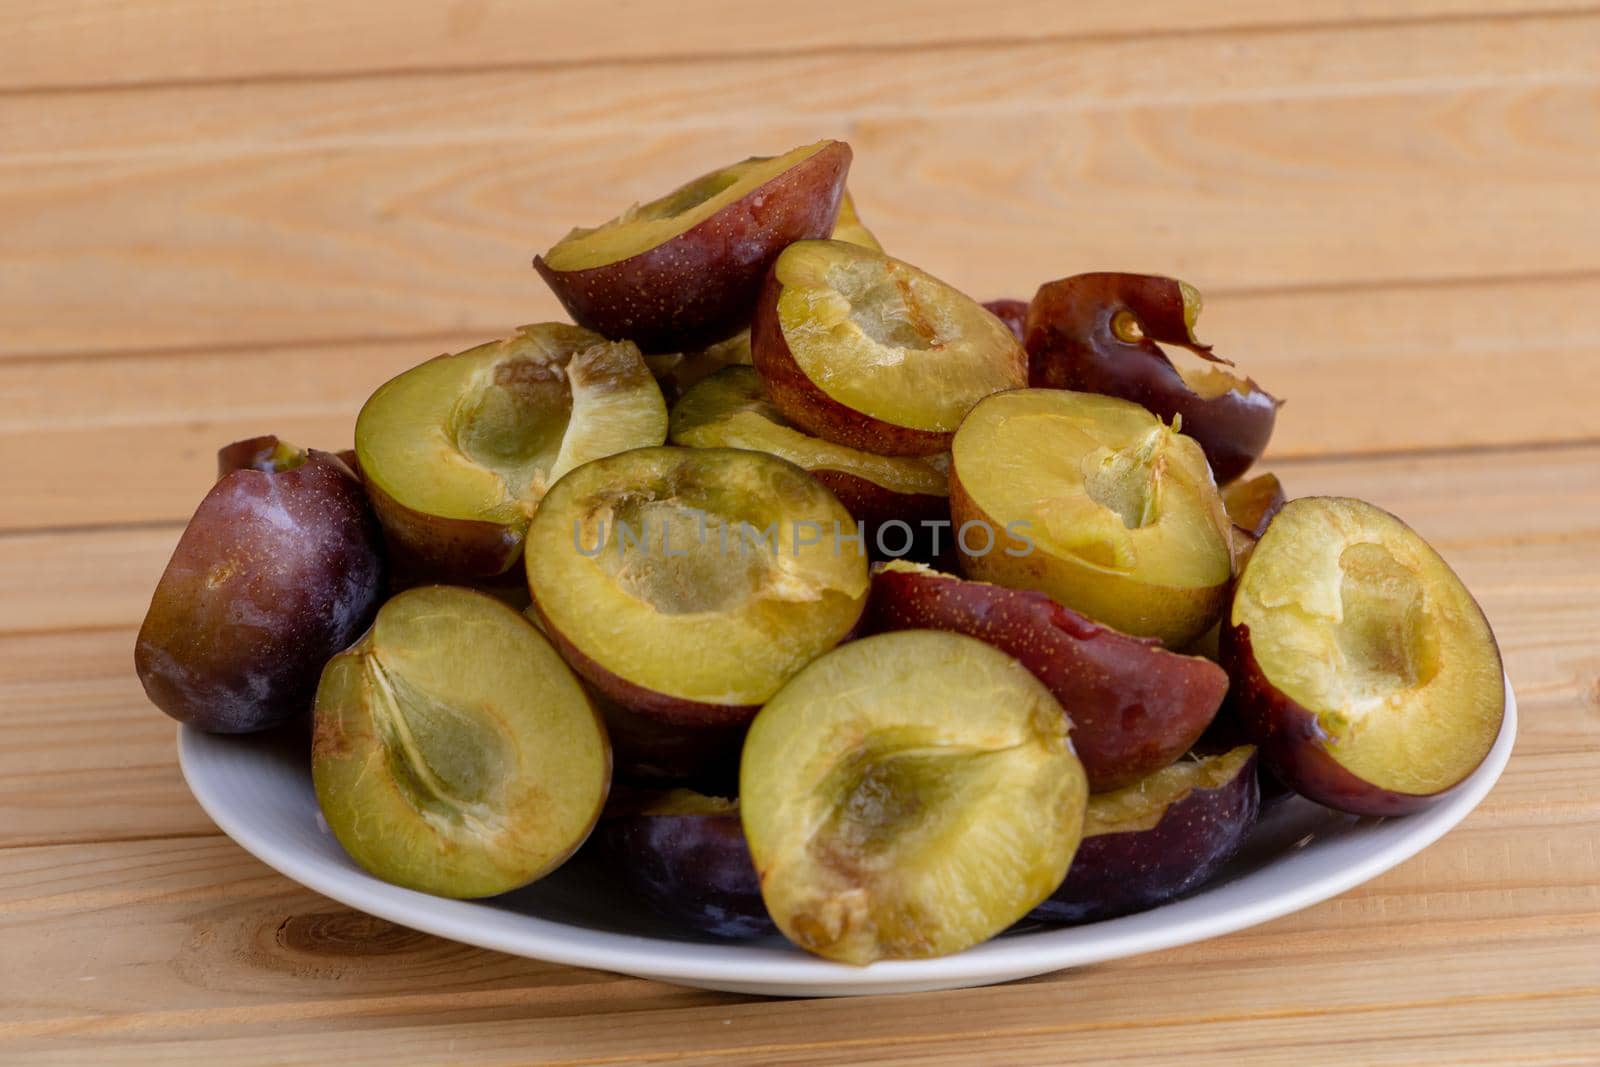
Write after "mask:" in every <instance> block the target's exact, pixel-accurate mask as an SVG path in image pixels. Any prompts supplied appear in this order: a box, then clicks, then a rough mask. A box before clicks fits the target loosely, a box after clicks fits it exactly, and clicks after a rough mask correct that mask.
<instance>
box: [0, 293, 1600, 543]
mask: <svg viewBox="0 0 1600 1067" xmlns="http://www.w3.org/2000/svg"><path fill="white" fill-rule="evenodd" d="M1595 300H1600V276H1597V278H1596V280H1595V281H1593V282H1589V281H1569V280H1553V281H1520V282H1488V283H1473V284H1465V285H1461V286H1426V285H1424V286H1397V287H1395V288H1392V289H1382V290H1372V291H1367V290H1360V291H1314V292H1306V293H1276V294H1239V295H1224V296H1220V297H1216V298H1214V299H1212V300H1211V301H1210V302H1209V303H1208V306H1207V309H1206V313H1205V315H1204V317H1203V318H1202V319H1201V324H1200V328H1201V333H1202V335H1204V336H1206V337H1208V338H1209V339H1212V340H1214V341H1215V342H1216V343H1217V346H1218V348H1217V350H1218V351H1219V352H1221V353H1224V354H1227V355H1229V356H1230V357H1232V358H1234V359H1236V360H1237V362H1238V363H1239V365H1240V367H1241V368H1242V369H1243V370H1245V371H1247V372H1249V373H1250V374H1252V375H1253V376H1254V377H1255V378H1256V379H1257V380H1258V381H1260V382H1262V383H1263V384H1264V385H1266V386H1267V387H1268V388H1270V389H1272V390H1273V391H1275V392H1276V393H1277V394H1278V395H1279V396H1280V397H1286V398H1287V399H1288V406H1287V407H1286V408H1285V409H1284V414H1283V416H1282V418H1281V419H1280V421H1279V428H1278V432H1277V434H1276V436H1275V438H1274V441H1273V444H1272V450H1271V454H1270V457H1269V462H1271V461H1275V460H1278V459H1282V458H1285V457H1305V456H1314V455H1317V454H1323V453H1329V452H1334V453H1359V452H1374V451H1394V450H1402V449H1430V448H1441V447H1449V448H1459V447H1463V446H1483V445H1506V444H1511V445H1526V444H1529V443H1536V442H1543V441H1552V440H1561V439H1567V438H1572V437H1586V438H1592V439H1596V440H1600V376H1596V375H1591V374H1582V375H1575V374H1574V373H1573V368H1574V367H1575V366H1581V365H1583V364H1584V363H1586V362H1593V363H1600V322H1597V321H1595V320H1593V319H1592V318H1591V317H1590V316H1577V315H1572V314H1568V313H1567V310H1568V309H1570V308H1574V307H1581V306H1583V305H1585V304H1588V303H1590V302H1592V301H1595ZM484 339H485V338H484V337H482V336H479V335H473V334H467V333H462V334H457V335H447V336H444V337H440V338H427V339H422V340H410V341H404V340H395V341H389V342H382V343H367V344H311V345H296V346H291V347H266V348H247V349H242V350H238V351H227V352H207V351H186V352H165V353H137V354H130V355H127V356H123V357H120V358H114V359H113V358H105V357H76V358H73V357H53V358H51V359H45V360H3V359H0V396H5V397H9V398H12V401H13V402H12V403H11V404H10V405H8V406H6V407H4V408H0V498H5V499H7V500H9V501H10V502H11V504H10V506H9V507H7V508H6V509H5V510H4V512H3V513H0V529H7V528H9V529H17V528H39V527H59V526H76V525H81V524H85V523H93V522H158V521H182V520H186V519H187V518H188V516H189V515H190V513H191V512H192V511H193V510H194V507H195V505H196V504H197V503H198V502H199V500H200V497H201V496H202V495H203V494H204V492H205V490H206V488H207V487H208V486H209V485H210V484H211V481H212V478H213V477H214V474H215V459H214V457H215V451H216V449H217V447H218V446H220V445H222V444H224V443H226V442H228V441H232V440H237V439H240V438H243V437H250V436H253V435H255V434H258V433H266V432H275V433H278V434H280V435H282V436H283V437H285V438H287V439H289V440H293V441H296V442H298V443H301V444H307V445H314V446H318V447H323V448H344V447H348V446H349V444H350V442H351V434H352V432H353V429H354V424H355V415H356V412H357V411H358V410H359V409H360V406H361V404H362V403H363V402H365V400H366V398H367V396H368V395H369V394H370V393H371V392H372V391H373V390H374V389H375V388H377V386H378V385H379V384H381V383H382V382H384V381H386V380H388V378H389V377H391V376H392V375H394V374H397V373H399V372H400V371H402V370H405V369H407V368H409V367H410V366H412V365H413V364H415V363H418V362H420V361H421V360H423V359H425V358H427V357H430V356H432V355H435V354H437V353H439V352H441V351H446V350H459V349H461V348H465V347H467V346H468V345H470V344H473V343H476V342H478V341H481V340H484ZM1507 388H1515V389H1516V390H1517V391H1518V393H1519V395H1520V396H1521V398H1522V399H1521V402H1519V403H1518V404H1517V405H1516V406H1514V407H1510V408H1508V407H1507V406H1506V405H1505V403H1504V393H1505V390H1506V389H1507ZM1419 412H1423V413H1426V417H1419ZM41 454H47V455H49V457H50V462H49V463H40V462H38V460H37V457H38V456H39V455H41ZM130 457H132V459H131V460H130ZM155 457H160V458H159V459H156V458H155Z"/></svg>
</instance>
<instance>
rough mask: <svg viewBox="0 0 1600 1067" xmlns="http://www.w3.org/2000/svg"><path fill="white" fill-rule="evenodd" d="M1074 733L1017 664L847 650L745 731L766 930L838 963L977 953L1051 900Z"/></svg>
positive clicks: (788, 689)
mask: <svg viewBox="0 0 1600 1067" xmlns="http://www.w3.org/2000/svg"><path fill="white" fill-rule="evenodd" d="M1068 726H1069V724H1068V721H1067V716H1066V714H1065V713H1064V712H1063V711H1062V710H1061V705H1060V704H1058V703H1056V700H1055V698H1054V697H1052V696H1051V695H1050V691H1049V690H1047V689H1046V688H1045V687H1044V685H1043V684H1042V683H1041V682H1040V681H1039V680H1038V679H1037V678H1035V677H1034V676H1033V675H1032V674H1030V673H1028V671H1027V669H1026V668H1024V667H1023V666H1022V665H1021V664H1019V663H1018V662H1017V661H1016V660H1014V659H1012V658H1011V657H1010V656H1007V655H1006V654H1005V653H1003V652H1000V651H999V650H997V649H994V648H991V647H990V646H989V645H986V644H984V643H983V642H981V641H978V640H975V639H973V638H970V637H965V636H963V635H961V634H952V633H939V632H936V631H933V630H908V631H903V632H901V633H892V634H880V635H878V636H876V637H868V638H864V639H862V640H859V641H852V642H851V643H849V644H847V645H844V646H842V647H840V648H838V649H836V650H834V651H833V652H830V653H828V654H827V655H826V656H823V657H822V658H820V659H818V660H817V661H816V662H814V663H812V664H811V665H810V666H809V667H807V668H806V669H805V670H803V671H801V672H800V673H799V674H798V675H796V676H795V678H794V679H793V680H792V681H790V682H789V683H788V684H787V685H785V686H784V687H783V689H782V690H781V691H780V692H779V693H778V695H777V696H776V697H774V698H773V699H772V700H771V701H770V702H769V703H768V704H767V706H766V707H764V708H762V709H761V714H759V715H758V716H756V720H755V722H754V723H753V724H752V725H751V727H750V735H749V737H748V738H746V740H745V746H744V756H743V758H742V760H741V762H740V773H739V804H740V816H741V818H742V819H743V821H744V829H745V837H746V839H747V840H748V841H749V844H750V852H751V855H752V856H753V857H754V859H755V865H756V870H757V871H758V872H760V878H761V895H762V899H763V900H764V901H765V902H766V906H767V911H768V913H769V914H770V915H771V916H772V918H773V921H774V922H776V923H777V924H778V928H779V929H780V930H782V931H783V933H784V936H786V937H788V938H789V939H790V940H791V941H793V942H794V943H795V944H797V945H799V946H800V947H801V948H803V949H805V950H806V951H808V952H813V953H816V954H817V955H819V956H824V957H827V958H828V959H834V960H841V961H843V962H846V963H857V964H864V963H871V962H872V961H873V960H878V959H912V958H921V957H928V956H942V955H946V954H948V953H951V952H959V951H961V950H962V949H964V948H968V947H970V946H972V945H976V944H978V943H979V942H981V941H985V940H987V939H988V938H990V937H993V936H994V935H995V934H997V933H999V932H1000V931H1002V930H1004V929H1005V928H1006V927H1008V926H1010V925H1011V924H1012V923H1014V922H1016V921H1017V920H1018V919H1020V918H1022V917H1023V916H1024V915H1026V914H1027V913H1028V912H1029V911H1030V910H1031V909H1032V908H1034V907H1035V906H1037V905H1038V904H1039V903H1040V902H1041V901H1043V900H1044V899H1045V897H1047V896H1048V895H1049V894H1050V891H1051V890H1053V889H1054V888H1055V887H1056V886H1058V885H1059V884H1060V883H1061V880H1062V878H1063V877H1065V875H1066V873H1067V868H1068V866H1069V865H1070V863H1071V862H1072V855H1073V852H1074V850H1075V849H1076V848H1077V846H1078V838H1079V835H1080V832H1081V830H1082V826H1083V811H1084V806H1085V802H1086V799H1087V796H1088V787H1087V783H1086V781H1085V778H1084V774H1083V767H1082V765H1081V764H1080V763H1079V762H1078V759H1077V757H1076V756H1074V755H1073V752H1072V743H1071V742H1070V741H1069V740H1068V737H1067V731H1068Z"/></svg>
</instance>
